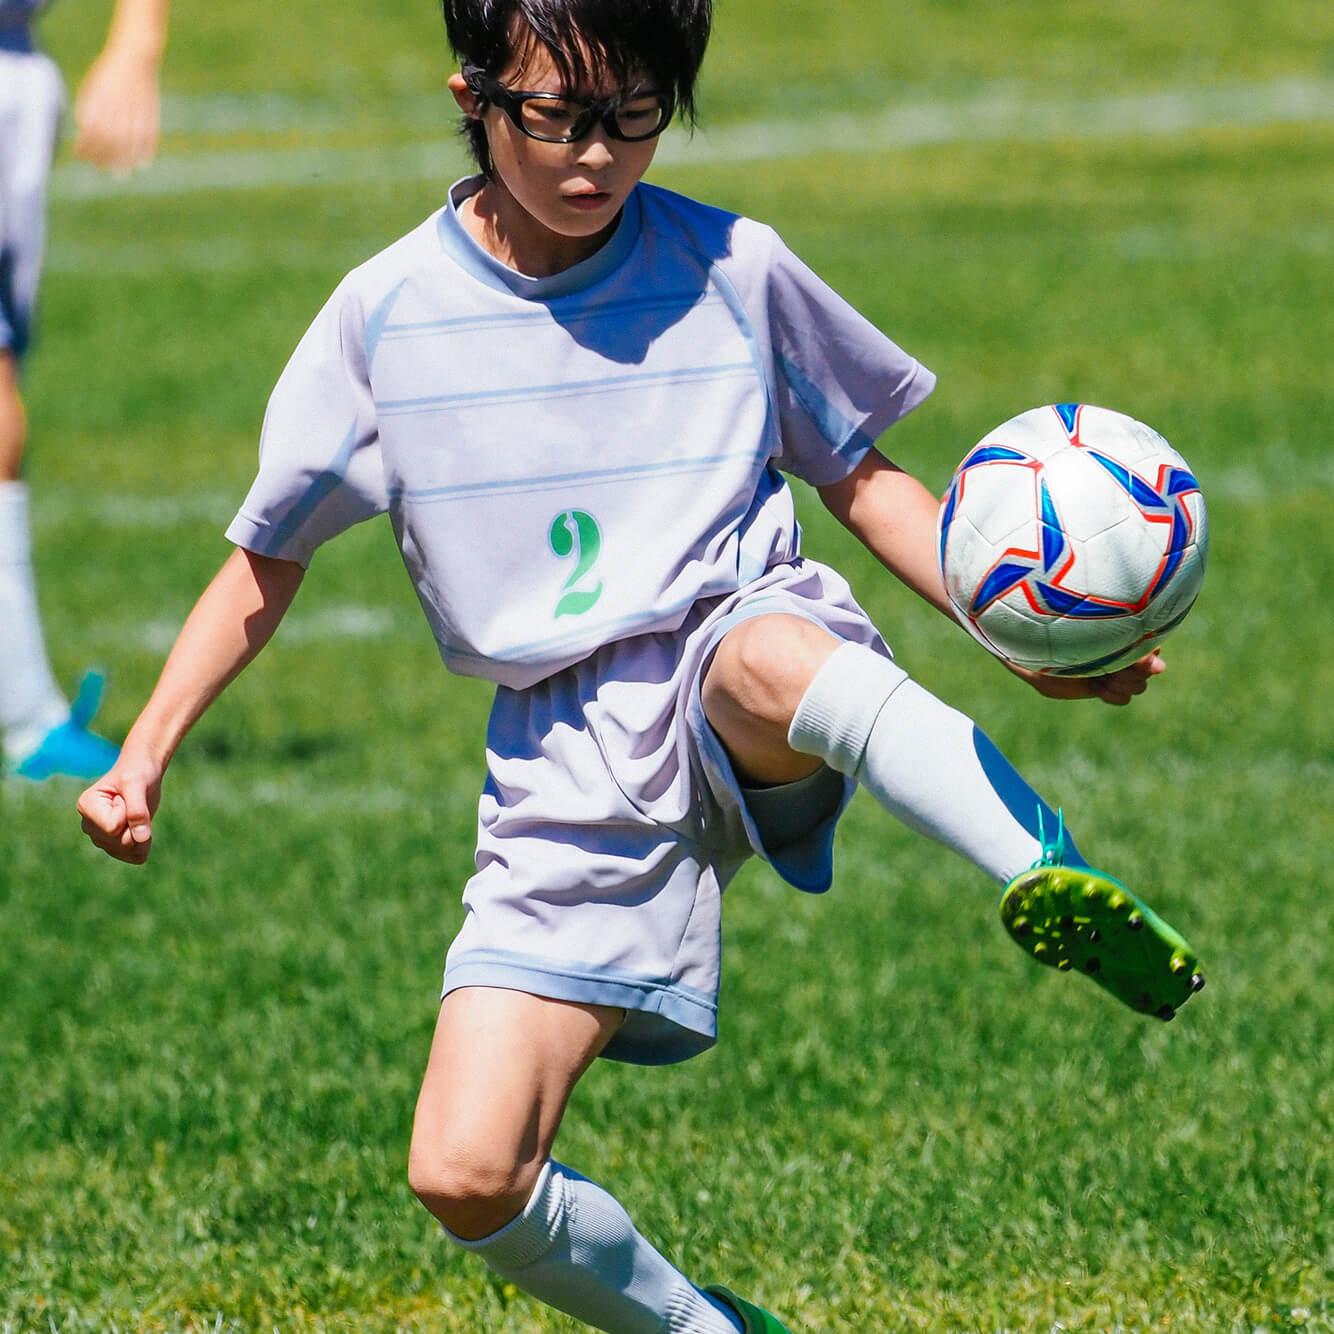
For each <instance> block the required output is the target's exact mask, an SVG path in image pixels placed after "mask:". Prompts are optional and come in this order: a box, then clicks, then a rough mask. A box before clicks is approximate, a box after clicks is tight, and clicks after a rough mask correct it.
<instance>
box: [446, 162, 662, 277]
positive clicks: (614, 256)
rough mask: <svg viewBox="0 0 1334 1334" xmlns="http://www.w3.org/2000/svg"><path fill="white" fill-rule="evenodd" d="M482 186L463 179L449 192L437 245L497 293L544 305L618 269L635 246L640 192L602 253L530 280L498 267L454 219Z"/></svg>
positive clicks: (628, 204)
mask: <svg viewBox="0 0 1334 1334" xmlns="http://www.w3.org/2000/svg"><path fill="white" fill-rule="evenodd" d="M485 180H486V178H485V177H484V176H465V177H464V178H463V179H462V180H461V181H455V183H454V184H453V185H452V186H450V188H449V200H448V202H447V203H446V204H445V207H444V208H443V209H441V211H440V223H439V228H438V231H439V235H440V244H441V246H443V247H444V250H445V252H446V253H447V254H448V255H449V256H450V258H451V259H453V260H454V261H455V262H456V263H457V264H458V265H459V266H460V267H461V268H463V269H465V270H467V272H468V273H470V274H472V276H473V277H474V278H476V279H478V280H479V281H480V282H484V283H486V285H487V286H488V287H494V288H496V289H497V290H498V291H501V292H510V293H513V295H515V296H521V297H524V298H526V299H528V300H530V301H547V300H550V299H551V298H552V297H557V296H566V295H567V294H569V293H570V292H577V291H580V290H581V289H582V288H585V287H591V286H592V285H593V284H594V283H596V282H600V281H601V280H602V279H603V278H605V277H606V276H607V275H608V274H609V273H611V272H612V271H613V270H615V269H618V268H620V266H621V264H622V263H624V261H625V259H626V258H627V257H628V256H629V254H630V252H631V250H633V249H634V247H635V243H636V242H637V241H638V240H639V228H640V216H641V212H642V210H641V207H640V203H639V189H638V187H636V188H635V189H634V190H632V191H631V192H630V197H629V198H628V199H627V200H626V201H625V207H624V208H623V209H621V220H620V222H618V223H617V224H616V230H615V231H614V232H612V234H611V236H610V237H609V238H608V239H607V241H606V242H605V243H604V244H603V246H602V247H601V249H599V250H597V251H595V252H594V253H593V254H591V255H589V257H588V258H587V259H584V260H580V261H579V263H578V264H574V265H571V266H570V268H568V269H562V270H561V271H560V272H559V273H553V274H551V275H550V276H549V277H547V278H530V277H529V276H528V275H527V274H526V273H520V272H519V271H518V270H517V269H512V268H510V266H509V265H508V264H502V263H501V262H500V260H498V259H497V258H496V257H495V256H494V255H493V254H491V253H490V252H489V251H488V250H486V249H484V248H483V247H482V246H480V245H478V243H477V242H476V241H475V240H473V238H472V237H471V236H470V235H469V234H468V229H467V228H466V227H464V225H463V222H462V220H461V219H460V218H459V214H458V210H459V205H460V204H462V203H463V201H464V200H465V199H467V198H468V197H469V196H470V195H475V194H476V193H477V191H478V190H480V189H481V188H482V186H483V184H484V183H485Z"/></svg>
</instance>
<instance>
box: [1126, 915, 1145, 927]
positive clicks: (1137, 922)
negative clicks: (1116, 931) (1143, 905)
mask: <svg viewBox="0 0 1334 1334" xmlns="http://www.w3.org/2000/svg"><path fill="white" fill-rule="evenodd" d="M1143 926H1144V918H1143V917H1141V916H1140V914H1139V913H1137V912H1136V913H1131V914H1130V916H1129V917H1127V918H1126V927H1127V928H1128V929H1129V930H1131V931H1139V930H1141V929H1142V928H1143Z"/></svg>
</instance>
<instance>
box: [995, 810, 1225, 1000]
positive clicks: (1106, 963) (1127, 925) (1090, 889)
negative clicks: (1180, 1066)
mask: <svg viewBox="0 0 1334 1334" xmlns="http://www.w3.org/2000/svg"><path fill="white" fill-rule="evenodd" d="M1063 850H1064V839H1063V837H1062V831H1061V829H1059V828H1058V830H1057V835H1056V842H1055V843H1053V844H1050V845H1048V844H1045V841H1044V847H1043V854H1042V857H1041V859H1040V860H1039V861H1037V862H1036V863H1035V864H1034V865H1033V866H1032V867H1031V868H1030V869H1029V870H1027V871H1025V872H1024V873H1023V874H1022V875H1017V876H1015V878H1014V879H1013V880H1011V881H1010V883H1009V884H1008V885H1006V887H1005V892H1004V893H1003V894H1002V895H1001V901H1000V914H1001V921H1002V922H1003V923H1004V925H1005V929H1006V930H1007V931H1008V932H1009V933H1010V936H1011V938H1012V939H1013V940H1014V942H1015V944H1017V945H1018V946H1019V948H1020V949H1022V950H1023V951H1024V952H1025V953H1027V954H1029V955H1031V956H1032V957H1033V958H1034V959H1036V960H1037V961H1038V962H1039V963H1045V964H1047V965H1048V966H1049V967H1052V968H1056V969H1059V970H1060V971H1061V972H1076V973H1083V974H1085V975H1086V976H1088V977H1091V978H1092V979H1093V980H1094V981H1095V982H1096V983H1098V985H1099V986H1101V987H1102V988H1103V989H1104V990H1106V991H1110V992H1111V993H1112V995H1113V996H1115V997H1116V998H1117V1000H1119V1001H1121V1002H1123V1003H1124V1004H1126V1005H1128V1006H1130V1008H1131V1009H1132V1010H1138V1011H1139V1012H1140V1013H1141V1014H1152V1015H1157V1017H1158V1018H1159V1019H1164V1020H1165V1019H1171V1018H1172V1017H1173V1015H1175V1014H1176V1012H1177V1010H1178V1009H1179V1008H1180V1007H1181V1006H1182V1005H1183V1004H1184V1003H1185V1002H1186V1001H1187V1000H1189V999H1190V997H1191V995H1192V994H1193V993H1194V992H1196V991H1199V990H1201V989H1202V988H1203V986H1204V977H1203V975H1202V974H1201V973H1200V971H1199V957H1198V956H1197V955H1196V953H1195V951H1194V950H1193V949H1192V948H1191V947H1190V945H1189V943H1188V942H1187V941H1186V939H1185V937H1184V936H1182V935H1181V934H1180V933H1179V932H1177V931H1176V930H1174V929H1173V928H1172V927H1170V926H1169V925H1168V924H1167V923H1166V922H1164V921H1163V919H1162V918H1161V917H1159V916H1158V914H1157V913H1156V912H1154V911H1153V909H1152V908H1150V907H1149V906H1148V905H1147V904H1145V903H1143V902H1141V901H1140V899H1138V898H1137V897H1136V896H1135V895H1134V894H1132V893H1131V892H1130V890H1128V889H1127V888H1126V887H1125V886H1124V885H1123V884H1121V883H1120V882H1119V881H1116V880H1113V879H1112V878H1111V877H1110V876H1108V875H1104V874H1103V873H1102V872H1101V871H1095V870H1093V869H1092V868H1090V867H1087V866H1064V865H1062V864H1061V857H1062V853H1063Z"/></svg>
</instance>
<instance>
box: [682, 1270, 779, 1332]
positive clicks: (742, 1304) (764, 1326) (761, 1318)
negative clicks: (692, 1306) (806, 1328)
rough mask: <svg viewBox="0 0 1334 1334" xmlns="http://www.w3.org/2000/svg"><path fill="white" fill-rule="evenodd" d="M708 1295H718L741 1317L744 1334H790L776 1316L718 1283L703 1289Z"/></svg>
mask: <svg viewBox="0 0 1334 1334" xmlns="http://www.w3.org/2000/svg"><path fill="white" fill-rule="evenodd" d="M704 1291H705V1292H707V1293H708V1294H709V1296H710V1297H719V1298H721V1299H722V1300H723V1301H725V1302H726V1303H727V1304H728V1306H730V1307H731V1308H732V1310H734V1311H735V1312H736V1313H737V1315H739V1316H740V1317H741V1324H742V1328H743V1329H744V1330H745V1331H746V1334H792V1331H791V1330H789V1329H788V1327H787V1326H786V1325H783V1324H780V1323H779V1321H778V1318H777V1317H776V1316H772V1315H770V1314H769V1312H768V1311H766V1310H764V1309H763V1308H762V1307H759V1306H756V1305H755V1304H754V1302H748V1301H746V1299H745V1298H744V1297H738V1296H737V1295H736V1293H734V1292H732V1291H731V1290H730V1289H728V1288H724V1287H722V1286H721V1285H720V1284H717V1283H715V1284H713V1285H711V1286H710V1287H707V1288H705V1289H704Z"/></svg>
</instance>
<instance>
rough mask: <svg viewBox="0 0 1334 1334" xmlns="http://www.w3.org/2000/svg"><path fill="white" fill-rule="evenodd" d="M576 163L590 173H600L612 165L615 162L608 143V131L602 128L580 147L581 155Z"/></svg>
mask: <svg viewBox="0 0 1334 1334" xmlns="http://www.w3.org/2000/svg"><path fill="white" fill-rule="evenodd" d="M575 161H576V162H578V164H579V165H580V166H581V167H587V168H588V169H589V170H590V171H600V170H601V169H602V168H603V167H608V166H610V165H611V163H612V161H613V158H612V152H611V146H610V145H609V144H608V143H607V135H606V131H604V130H603V129H602V128H601V126H599V127H598V128H597V129H596V130H594V131H593V133H592V134H590V135H589V136H588V138H587V139H585V140H584V141H583V142H582V143H581V144H580V145H579V154H578V156H577V157H576V158H575Z"/></svg>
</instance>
